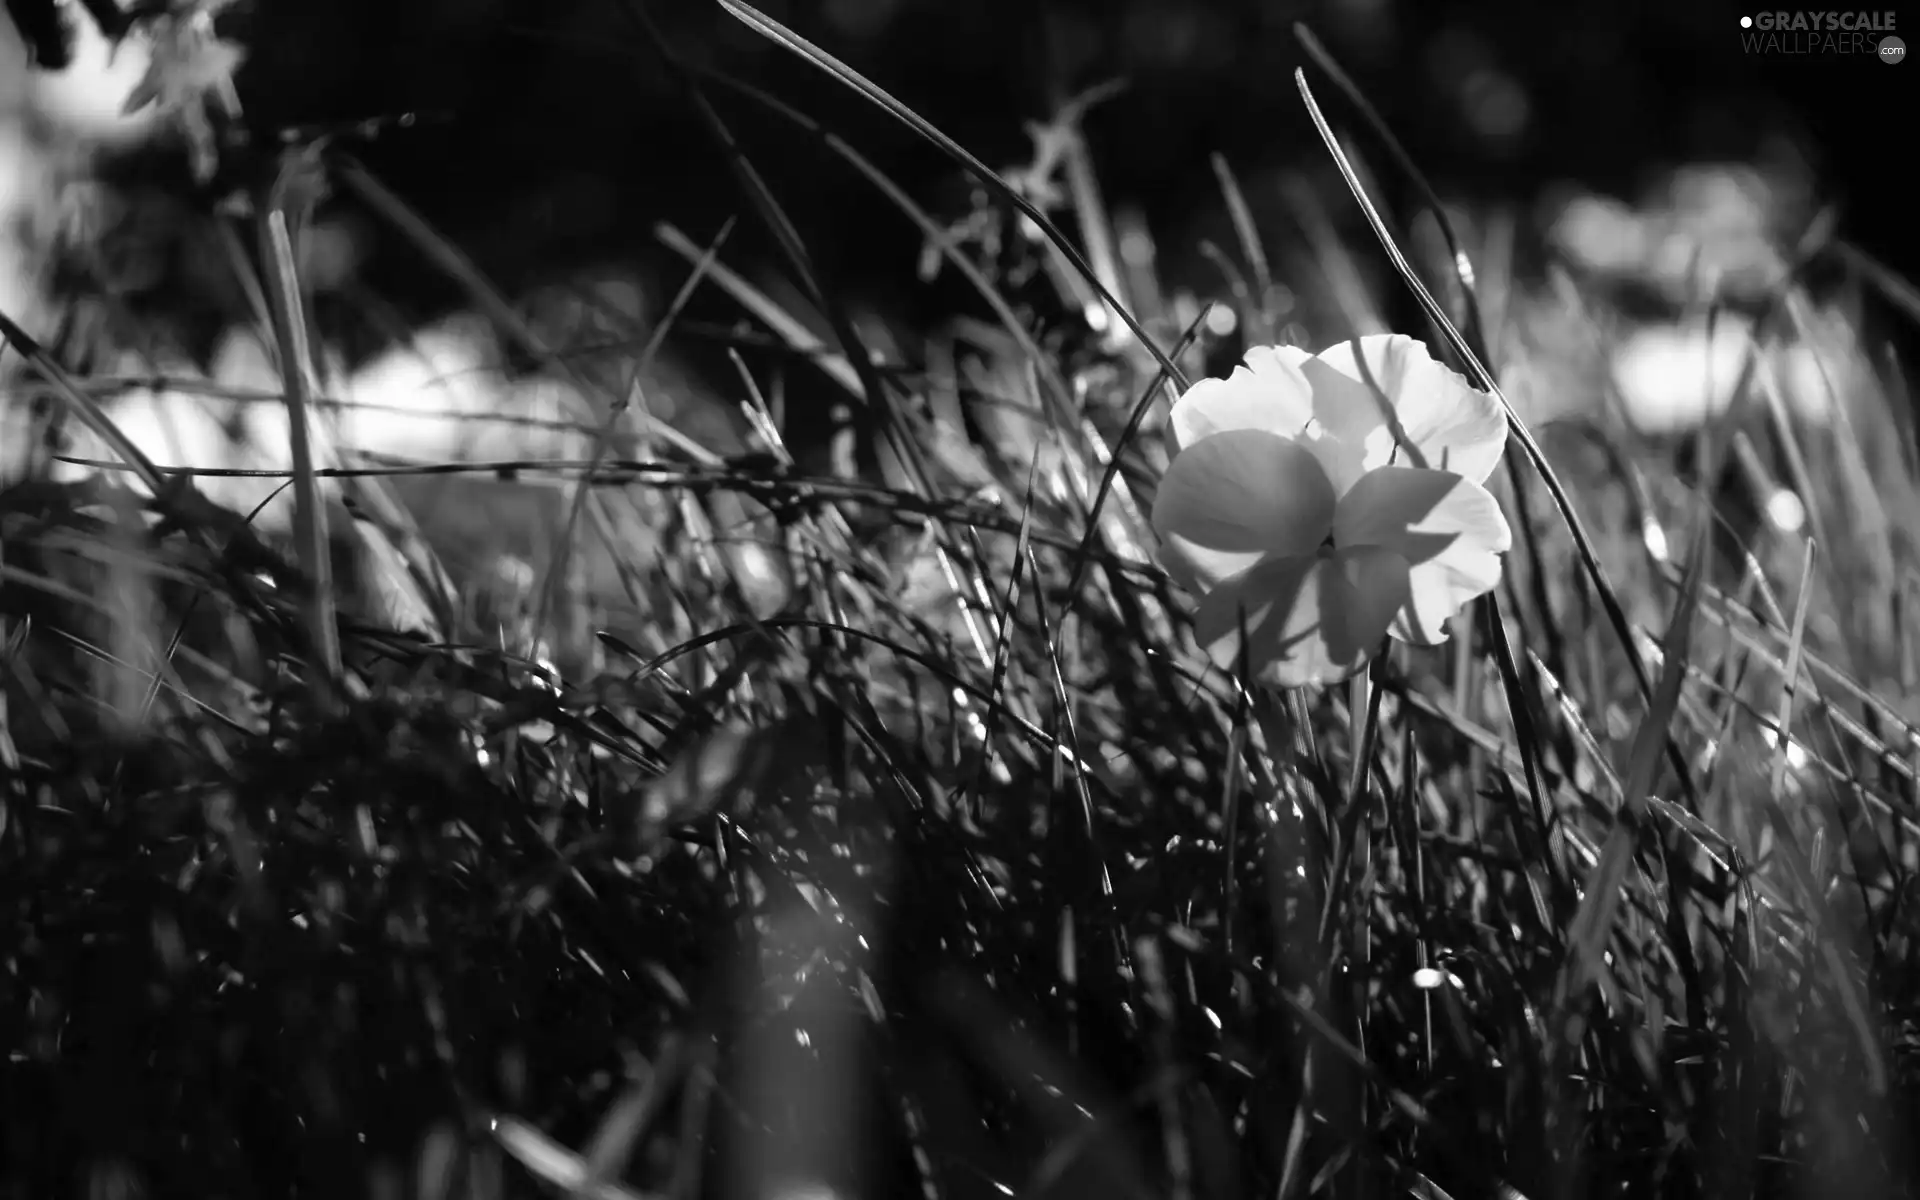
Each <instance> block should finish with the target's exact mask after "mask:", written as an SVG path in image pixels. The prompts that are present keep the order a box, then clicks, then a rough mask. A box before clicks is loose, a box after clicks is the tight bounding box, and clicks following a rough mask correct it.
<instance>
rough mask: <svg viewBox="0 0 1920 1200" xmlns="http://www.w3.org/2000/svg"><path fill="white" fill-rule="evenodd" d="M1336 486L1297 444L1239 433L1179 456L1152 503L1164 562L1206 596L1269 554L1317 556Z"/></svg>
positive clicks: (1199, 444) (1245, 431) (1328, 527)
mask: <svg viewBox="0 0 1920 1200" xmlns="http://www.w3.org/2000/svg"><path fill="white" fill-rule="evenodd" d="M1333 510H1334V497H1333V487H1332V485H1331V484H1329V483H1328V482H1327V476H1326V472H1324V471H1322V470H1321V469H1320V464H1319V463H1318V462H1317V461H1316V460H1315V459H1314V457H1313V455H1312V454H1310V453H1308V452H1307V451H1306V449H1304V448H1303V447H1302V446H1301V445H1300V444H1299V443H1297V442H1294V441H1291V440H1289V439H1287V438H1284V437H1279V436H1277V435H1275V434H1271V433H1261V432H1258V431H1256V430H1250V429H1239V430H1233V431H1230V432H1227V433H1216V434H1214V435H1213V436H1212V437H1208V438H1203V439H1201V440H1200V441H1197V442H1195V443H1194V444H1193V445H1191V446H1189V447H1187V448H1186V449H1185V450H1183V451H1181V452H1180V453H1179V454H1178V455H1176V456H1175V457H1174V460H1173V464H1172V465H1171V466H1169V467H1168V468H1167V473H1166V475H1165V476H1164V477H1162V479H1161V480H1160V492H1159V494H1158V495H1156V496H1155V497H1154V500H1153V528H1154V532H1155V533H1158V534H1159V535H1160V542H1161V558H1162V560H1163V561H1164V562H1165V563H1166V565H1167V569H1168V570H1169V571H1170V572H1172V573H1173V574H1174V576H1175V578H1177V579H1179V580H1180V582H1181V583H1183V584H1185V585H1186V586H1188V587H1190V588H1196V589H1197V590H1201V591H1204V590H1206V589H1208V588H1211V587H1213V586H1215V585H1217V584H1218V583H1219V582H1220V581H1221V580H1223V579H1226V578H1228V577H1230V576H1233V575H1237V574H1239V573H1240V572H1242V571H1244V570H1246V569H1247V568H1248V567H1251V566H1252V565H1253V564H1254V563H1256V562H1259V561H1260V560H1261V559H1263V558H1266V557H1268V556H1269V555H1282V556H1284V555H1290V554H1311V553H1312V552H1313V551H1314V549H1315V548H1316V547H1317V546H1319V545H1320V543H1321V542H1324V541H1325V540H1326V537H1327V534H1328V532H1329V531H1331V530H1332V528H1333Z"/></svg>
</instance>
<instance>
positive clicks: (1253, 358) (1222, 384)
mask: <svg viewBox="0 0 1920 1200" xmlns="http://www.w3.org/2000/svg"><path fill="white" fill-rule="evenodd" d="M1276 349H1277V348H1276V347H1273V346H1255V347H1254V348H1253V349H1251V350H1249V351H1247V354H1246V361H1245V363H1244V364H1243V365H1241V366H1238V367H1235V368H1234V369H1233V374H1232V375H1231V376H1229V377H1228V378H1226V379H1202V380H1201V381H1200V382H1199V383H1196V384H1194V385H1193V386H1192V387H1190V388H1188V389H1187V390H1186V392H1185V393H1184V394H1182V395H1181V397H1180V398H1179V399H1178V400H1176V401H1174V402H1173V441H1174V445H1175V446H1176V447H1178V448H1179V449H1181V450H1185V449H1187V448H1188V447H1189V446H1192V445H1194V444H1195V443H1196V442H1199V441H1200V440H1201V439H1202V438H1206V437H1210V436H1212V435H1213V434H1216V433H1224V432H1226V431H1227V430H1230V429H1258V430H1262V431H1264V432H1267V433H1277V434H1281V435H1283V436H1286V437H1296V436H1298V435H1299V433H1300V431H1301V430H1302V429H1305V428H1306V427H1307V422H1308V421H1310V420H1312V419H1313V390H1312V389H1311V388H1310V387H1309V386H1308V385H1307V379H1306V376H1304V375H1302V374H1301V373H1300V367H1299V364H1298V363H1297V362H1295V361H1293V360H1292V359H1290V358H1289V357H1287V356H1284V355H1281V354H1277V353H1275V350H1276Z"/></svg>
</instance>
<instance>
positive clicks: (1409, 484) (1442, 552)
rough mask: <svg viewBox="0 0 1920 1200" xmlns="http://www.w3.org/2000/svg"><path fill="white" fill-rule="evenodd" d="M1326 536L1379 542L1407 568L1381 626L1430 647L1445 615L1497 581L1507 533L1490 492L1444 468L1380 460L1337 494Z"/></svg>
mask: <svg viewBox="0 0 1920 1200" xmlns="http://www.w3.org/2000/svg"><path fill="white" fill-rule="evenodd" d="M1333 539H1334V542H1335V544H1337V545H1339V546H1342V547H1357V546H1383V547H1386V548H1388V549H1391V550H1393V551H1395V552H1396V553H1398V554H1399V555H1400V556H1401V557H1402V558H1403V559H1405V560H1406V562H1407V564H1408V566H1409V567H1410V569H1411V580H1412V583H1411V591H1410V593H1409V594H1408V596H1407V600H1406V604H1405V605H1404V607H1403V608H1402V610H1401V612H1400V613H1399V614H1398V615H1396V616H1395V618H1394V621H1393V628H1392V629H1391V630H1390V631H1389V632H1391V633H1392V634H1393V636H1394V637H1396V638H1398V639H1400V640H1401V641H1403V642H1413V643H1415V644H1418V645H1423V646H1437V645H1439V644H1440V643H1441V642H1444V641H1446V640H1447V630H1446V621H1447V619H1448V618H1449V617H1452V616H1453V615H1454V614H1456V613H1458V612H1459V611H1460V610H1461V609H1462V608H1464V607H1466V605H1467V604H1468V602H1470V601H1472V600H1473V599H1474V598H1475V597H1478V596H1482V595H1485V594H1486V593H1487V592H1489V591H1491V590H1493V588H1494V586H1495V585H1496V584H1498V583H1499V582H1500V568H1501V560H1500V556H1501V555H1502V554H1504V553H1505V552H1506V551H1507V550H1508V549H1509V548H1510V547H1511V546H1512V545H1513V532H1512V530H1510V529H1509V528H1508V527H1507V519H1506V516H1505V515H1504V514H1503V513H1501V511H1500V504H1499V502H1498V501H1496V500H1495V499H1494V498H1493V495H1492V493H1490V492H1488V491H1487V489H1485V488H1483V487H1481V486H1480V485H1479V484H1477V483H1475V482H1474V481H1473V480H1471V479H1464V478H1462V477H1460V476H1458V475H1455V474H1454V473H1453V472H1451V471H1433V470H1422V469H1420V468H1418V467H1381V468H1379V469H1378V470H1374V471H1369V472H1367V474H1366V475H1365V476H1363V477H1362V478H1361V479H1360V481H1359V482H1358V483H1356V484H1354V486H1353V490H1351V491H1349V492H1348V493H1347V494H1346V495H1345V496H1343V497H1341V499H1340V505H1339V510H1338V511H1337V512H1336V513H1335V514H1334V518H1333Z"/></svg>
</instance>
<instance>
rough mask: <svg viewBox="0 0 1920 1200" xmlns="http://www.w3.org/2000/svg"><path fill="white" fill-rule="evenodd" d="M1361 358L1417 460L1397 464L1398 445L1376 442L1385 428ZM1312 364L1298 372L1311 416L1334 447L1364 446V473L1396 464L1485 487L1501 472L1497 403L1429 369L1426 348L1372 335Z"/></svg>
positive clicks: (1449, 374)
mask: <svg viewBox="0 0 1920 1200" xmlns="http://www.w3.org/2000/svg"><path fill="white" fill-rule="evenodd" d="M1361 356H1364V357H1365V361H1366V365H1367V372H1368V373H1370V374H1371V375H1372V377H1373V382H1374V383H1375V384H1377V385H1378V386H1379V388H1380V392H1381V393H1382V394H1384V395H1385V397H1386V400H1387V403H1388V404H1389V405H1390V406H1391V408H1392V411H1393V414H1394V416H1395V418H1396V419H1397V420H1398V421H1399V424H1400V432H1401V436H1403V437H1404V438H1405V439H1406V441H1407V442H1409V443H1410V444H1411V445H1412V446H1413V448H1414V450H1416V451H1417V452H1418V454H1417V456H1415V455H1408V454H1406V453H1404V452H1402V453H1401V454H1399V455H1397V456H1396V455H1395V453H1394V451H1395V449H1396V448H1397V445H1398V440H1397V439H1393V438H1391V437H1390V436H1389V438H1388V439H1387V440H1382V438H1381V437H1380V431H1388V432H1389V434H1390V427H1389V426H1387V424H1386V417H1385V414H1384V413H1382V412H1381V410H1380V396H1379V395H1376V394H1374V392H1373V390H1372V389H1371V388H1370V387H1369V386H1368V385H1367V383H1366V382H1365V380H1366V376H1365V375H1364V374H1363V373H1362V372H1361V370H1360V358H1361ZM1314 361H1315V363H1316V364H1318V365H1317V366H1313V367H1306V368H1303V371H1304V373H1305V374H1306V376H1307V379H1308V381H1309V382H1310V383H1311V384H1312V385H1313V397H1314V409H1313V415H1314V417H1315V419H1317V420H1318V421H1319V422H1320V423H1321V425H1322V426H1324V427H1325V428H1326V429H1327V431H1328V432H1329V433H1330V434H1331V435H1333V436H1334V437H1336V438H1338V439H1339V440H1341V441H1343V442H1346V443H1349V444H1354V443H1360V444H1363V445H1364V447H1365V466H1366V467H1367V469H1369V470H1371V469H1372V468H1374V467H1378V466H1384V465H1386V464H1387V463H1388V462H1397V463H1401V464H1403V465H1408V466H1416V467H1420V466H1424V467H1430V468H1433V469H1435V470H1444V471H1452V472H1453V473H1454V474H1456V475H1464V476H1466V477H1467V478H1468V479H1470V480H1472V481H1473V482H1475V483H1485V482H1486V481H1487V476H1489V475H1491V474H1493V468H1494V467H1495V466H1496V465H1498V464H1499V462H1500V455H1501V453H1502V452H1503V451H1504V450H1505V449H1506V446H1507V416H1506V411H1505V410H1504V409H1503V408H1502V407H1501V405H1500V401H1499V400H1497V399H1495V398H1494V397H1493V396H1492V395H1491V394H1490V393H1487V392H1483V391H1481V390H1480V389H1478V388H1476V387H1474V386H1473V385H1471V384H1469V383H1468V382H1467V381H1466V379H1465V378H1464V377H1462V376H1461V375H1460V374H1459V373H1458V372H1455V371H1453V370H1451V369H1449V368H1447V367H1446V366H1444V365H1442V364H1440V363H1439V362H1436V361H1434V358H1433V356H1432V355H1431V354H1429V353H1428V352H1427V347H1426V345H1425V344H1424V343H1422V342H1418V341H1416V340H1414V339H1413V338H1410V337H1407V336H1406V335H1405V334H1399V333H1387V334H1372V335H1370V336H1367V337H1363V338H1359V339H1357V340H1356V341H1351V342H1342V343H1340V344H1339V345H1337V346H1329V347H1328V348H1327V349H1326V350H1324V351H1322V352H1321V353H1320V354H1319V355H1318V356H1317V357H1316V358H1315V360H1314ZM1355 389H1358V390H1357V392H1356V390H1355ZM1360 399H1365V400H1366V401H1368V403H1367V404H1365V405H1364V406H1363V405H1361V404H1359V403H1358V400H1360ZM1337 482H1338V481H1337V480H1336V483H1337Z"/></svg>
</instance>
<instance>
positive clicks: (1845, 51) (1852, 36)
mask: <svg viewBox="0 0 1920 1200" xmlns="http://www.w3.org/2000/svg"><path fill="white" fill-rule="evenodd" d="M1895 28H1896V24H1895V14H1893V13H1890V12H1852V11H1837V10H1836V11H1826V12H1760V13H1754V14H1753V15H1751V16H1746V17H1741V18H1740V48H1741V49H1742V50H1744V51H1746V52H1747V53H1748V54H1757V55H1761V56H1763V57H1766V58H1808V57H1811V58H1853V57H1868V56H1870V57H1873V58H1877V59H1879V60H1880V61H1881V62H1883V63H1898V62H1905V61H1906V58H1907V44H1906V43H1905V42H1904V41H1902V40H1900V37H1899V35H1898V34H1897V33H1895V32H1894V30H1895Z"/></svg>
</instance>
